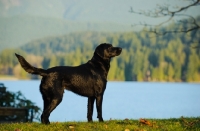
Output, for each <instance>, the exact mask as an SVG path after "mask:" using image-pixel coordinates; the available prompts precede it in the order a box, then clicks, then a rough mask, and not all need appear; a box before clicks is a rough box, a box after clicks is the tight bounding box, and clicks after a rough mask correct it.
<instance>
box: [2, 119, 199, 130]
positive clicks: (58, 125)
mask: <svg viewBox="0 0 200 131" xmlns="http://www.w3.org/2000/svg"><path fill="white" fill-rule="evenodd" d="M147 121H148V122H150V123H151V125H150V126H149V125H146V124H142V123H140V120H128V119H125V120H109V121H105V122H103V123H99V122H93V123H88V122H52V123H51V124H50V125H43V124H41V123H36V122H33V123H10V124H5V123H1V124H0V130H1V131H188V130H189V131H200V117H196V118H183V117H182V118H178V119H174V118H171V119H147Z"/></svg>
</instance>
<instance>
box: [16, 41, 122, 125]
mask: <svg viewBox="0 0 200 131" xmlns="http://www.w3.org/2000/svg"><path fill="white" fill-rule="evenodd" d="M121 52H122V48H120V47H113V46H112V45H111V44H107V43H103V44H100V45H99V46H97V47H96V49H95V52H94V55H93V57H92V59H91V60H89V61H88V62H87V63H85V64H82V65H79V66H76V67H70V66H56V67H52V68H49V69H47V70H45V69H41V68H36V67H33V66H31V65H30V64H29V63H28V62H27V61H26V60H25V59H24V58H23V57H22V56H20V55H18V54H15V55H16V57H17V58H18V61H19V62H20V64H21V66H22V68H23V69H24V70H25V71H26V72H28V73H31V74H36V75H41V76H43V77H42V80H41V84H40V92H41V94H42V98H43V100H44V109H43V113H42V115H41V121H42V123H44V124H49V123H50V122H49V116H50V113H51V112H52V111H53V110H54V109H55V108H56V107H57V106H58V105H59V103H60V102H61V101H62V98H63V93H64V89H66V90H70V91H72V92H74V93H76V94H79V95H81V96H85V97H88V112H87V119H88V122H91V121H92V114H93V105H94V101H95V100H96V107H97V118H98V119H99V121H100V122H102V121H103V117H102V102H103V94H104V91H105V89H106V83H107V75H108V71H109V68H110V60H111V58H112V57H114V56H118V55H120V53H121Z"/></svg>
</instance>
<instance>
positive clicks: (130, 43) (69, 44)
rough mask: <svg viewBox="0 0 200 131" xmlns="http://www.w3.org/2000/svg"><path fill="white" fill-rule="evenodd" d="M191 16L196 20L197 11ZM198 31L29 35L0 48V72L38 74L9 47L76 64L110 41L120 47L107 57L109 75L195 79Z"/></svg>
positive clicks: (199, 71) (199, 72)
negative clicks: (30, 38)
mask: <svg viewBox="0 0 200 131" xmlns="http://www.w3.org/2000/svg"><path fill="white" fill-rule="evenodd" d="M196 20H197V21H198V23H200V17H197V18H196ZM188 26H191V25H190V24H184V25H178V24H175V23H174V24H171V25H168V26H166V27H163V28H161V29H160V30H162V31H165V30H174V29H183V28H187V27H188ZM199 42H200V31H199V30H194V31H191V32H188V33H169V34H166V35H162V36H155V35H154V34H151V33H149V32H143V31H140V32H115V33H113V32H112V33H111V32H97V31H96V32H95V31H88V32H73V33H68V34H66V35H64V36H54V37H46V38H43V39H39V40H33V41H31V42H29V43H26V44H25V45H23V46H20V47H18V48H14V49H10V48H9V49H4V50H2V51H1V52H0V74H1V75H0V77H2V76H14V77H16V78H18V79H39V78H40V77H39V76H35V75H29V74H28V73H26V72H25V71H23V69H22V68H21V66H20V65H19V63H18V61H17V59H16V57H15V55H14V53H18V54H20V55H22V56H24V57H25V58H26V60H27V61H28V62H30V63H31V64H32V65H33V66H35V67H40V68H41V67H42V68H44V69H47V68H49V67H53V66H63V65H67V66H77V65H80V64H83V63H86V62H87V61H88V60H90V59H91V58H92V56H93V52H94V49H95V47H96V46H97V45H98V44H100V43H111V44H113V46H119V47H122V49H123V51H122V53H121V55H120V56H117V57H115V58H113V59H112V61H111V68H110V71H109V75H108V80H109V81H167V82H198V81H200V47H196V45H198V43H199Z"/></svg>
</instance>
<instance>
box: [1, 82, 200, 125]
mask: <svg viewBox="0 0 200 131" xmlns="http://www.w3.org/2000/svg"><path fill="white" fill-rule="evenodd" d="M0 82H2V83H4V85H5V86H6V87H8V88H7V90H9V91H12V92H17V91H21V92H22V93H23V94H24V95H25V97H26V98H27V99H30V100H32V101H33V102H35V103H36V105H37V106H39V107H41V109H43V100H42V97H41V94H40V92H39V84H40V81H39V80H37V81H0ZM199 101H200V83H153V82H108V84H107V89H106V91H105V94H104V101H103V118H104V119H105V120H109V119H125V118H128V119H139V118H179V117H181V116H184V117H197V116H200V104H199ZM96 116H97V114H96V108H95V107H94V114H93V119H94V120H97V118H96ZM50 121H59V122H64V121H87V98H86V97H81V96H78V95H75V94H74V93H72V92H69V91H65V93H64V98H63V101H62V102H61V104H60V105H59V106H58V107H57V108H56V109H55V110H54V111H53V112H52V113H51V116H50Z"/></svg>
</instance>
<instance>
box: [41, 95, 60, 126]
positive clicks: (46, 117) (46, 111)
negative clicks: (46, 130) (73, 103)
mask: <svg viewBox="0 0 200 131" xmlns="http://www.w3.org/2000/svg"><path fill="white" fill-rule="evenodd" d="M61 101H62V96H61V97H53V98H52V99H51V100H50V102H49V103H48V105H47V106H46V107H44V110H43V113H42V115H41V121H42V123H43V124H50V122H49V116H50V114H51V112H52V111H53V110H54V109H55V108H56V107H57V106H58V105H59V104H60V102H61Z"/></svg>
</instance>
